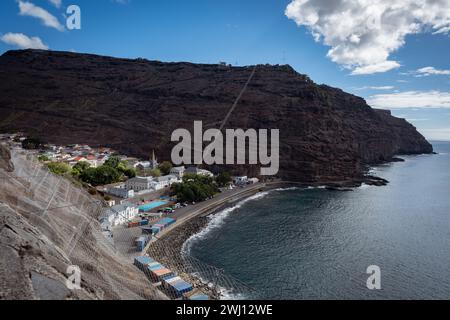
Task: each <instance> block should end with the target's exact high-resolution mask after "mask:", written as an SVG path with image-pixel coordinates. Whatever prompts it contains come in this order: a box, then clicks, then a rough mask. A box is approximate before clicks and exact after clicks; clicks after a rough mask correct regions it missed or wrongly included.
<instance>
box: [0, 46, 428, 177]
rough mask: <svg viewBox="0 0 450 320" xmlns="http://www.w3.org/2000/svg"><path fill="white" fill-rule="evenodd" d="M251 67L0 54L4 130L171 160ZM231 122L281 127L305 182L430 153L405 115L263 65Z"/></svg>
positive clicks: (288, 158)
mask: <svg viewBox="0 0 450 320" xmlns="http://www.w3.org/2000/svg"><path fill="white" fill-rule="evenodd" d="M252 70H253V67H226V66H218V65H198V64H191V63H161V62H155V61H147V60H143V59H136V60H126V59H116V58H109V57H101V56H95V55H85V54H76V53H66V52H46V51H36V50H26V51H10V52H7V53H5V54H4V55H3V56H2V57H1V58H0V131H3V132H13V131H17V130H20V131H24V132H26V133H28V134H33V135H36V136H40V137H42V138H44V139H46V140H48V141H49V142H53V143H61V144H64V143H89V144H91V145H109V146H112V147H114V148H116V149H118V150H120V151H122V152H125V153H129V154H132V155H135V156H148V155H149V154H150V151H151V150H152V149H155V150H156V151H157V154H158V156H159V157H160V158H165V159H169V158H170V151H171V148H172V146H173V145H172V144H171V143H170V136H171V133H172V131H173V130H174V129H176V128H186V129H191V128H192V126H193V121H194V120H203V123H204V125H205V127H206V128H217V127H219V125H220V123H221V121H222V120H223V119H224V118H225V116H226V114H227V112H228V111H229V109H230V107H231V105H232V104H233V102H234V100H235V99H236V97H237V96H238V94H239V92H240V90H241V89H242V88H243V86H244V84H245V83H246V81H247V79H248V78H249V76H250V74H251V72H252ZM226 128H255V129H259V128H262V129H277V128H278V129H280V130H281V131H280V143H281V151H280V156H281V159H280V166H281V171H280V177H282V178H284V179H286V180H296V181H302V182H307V183H313V182H318V183H319V182H322V183H326V182H336V181H343V180H351V179H360V178H361V176H362V174H363V172H364V166H365V165H366V164H374V163H378V162H382V161H389V160H390V159H391V158H392V157H393V156H394V155H395V154H415V153H430V152H432V147H431V145H430V144H429V143H428V142H427V141H426V140H425V139H424V137H423V136H422V135H420V134H419V133H418V132H417V131H416V129H415V128H414V127H413V126H412V125H410V124H409V123H408V122H406V121H405V120H403V119H397V118H394V117H392V116H391V115H390V114H389V113H388V112H386V111H380V110H374V109H372V108H370V107H369V106H368V105H367V104H366V102H365V101H364V100H363V99H362V98H359V97H356V96H353V95H350V94H347V93H345V92H343V91H342V90H339V89H335V88H331V87H328V86H325V85H317V84H315V83H314V82H313V81H311V80H310V79H309V78H308V77H307V76H305V75H301V74H299V73H297V72H296V71H294V70H293V69H292V68H291V67H289V66H257V68H256V73H255V76H254V77H253V79H252V81H251V82H250V84H249V86H248V89H247V91H246V92H245V93H244V95H243V97H242V99H241V101H240V102H239V104H238V106H237V108H236V109H235V110H234V112H233V114H232V115H231V117H230V119H229V121H228V123H227V125H226ZM233 169H234V170H237V171H240V173H248V174H256V173H257V172H259V170H258V168H255V167H239V168H237V167H235V168H233Z"/></svg>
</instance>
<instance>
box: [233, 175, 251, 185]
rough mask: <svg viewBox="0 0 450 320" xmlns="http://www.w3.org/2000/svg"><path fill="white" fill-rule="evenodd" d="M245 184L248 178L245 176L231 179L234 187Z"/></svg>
mask: <svg viewBox="0 0 450 320" xmlns="http://www.w3.org/2000/svg"><path fill="white" fill-rule="evenodd" d="M247 182H248V177H247V176H238V177H233V183H234V184H236V185H240V184H246V183H247Z"/></svg>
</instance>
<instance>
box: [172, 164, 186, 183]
mask: <svg viewBox="0 0 450 320" xmlns="http://www.w3.org/2000/svg"><path fill="white" fill-rule="evenodd" d="M185 171H186V168H185V167H184V166H181V167H173V168H172V169H170V174H171V175H174V176H177V178H178V179H180V180H181V179H182V178H183V175H184V172H185Z"/></svg>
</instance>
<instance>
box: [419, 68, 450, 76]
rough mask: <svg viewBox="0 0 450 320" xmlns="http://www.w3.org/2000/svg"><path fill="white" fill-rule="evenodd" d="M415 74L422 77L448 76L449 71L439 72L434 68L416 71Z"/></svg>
mask: <svg viewBox="0 0 450 320" xmlns="http://www.w3.org/2000/svg"><path fill="white" fill-rule="evenodd" d="M416 73H417V74H418V75H423V76H433V75H450V70H439V69H436V68H434V67H425V68H421V69H419V70H417V71H416Z"/></svg>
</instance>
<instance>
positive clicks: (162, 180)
mask: <svg viewBox="0 0 450 320" xmlns="http://www.w3.org/2000/svg"><path fill="white" fill-rule="evenodd" d="M179 181H180V180H179V179H178V177H177V176H175V175H171V174H169V175H167V176H162V177H158V178H155V179H154V180H153V183H152V188H153V189H154V190H161V189H164V188H167V187H170V186H171V185H172V184H173V183H175V182H179Z"/></svg>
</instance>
